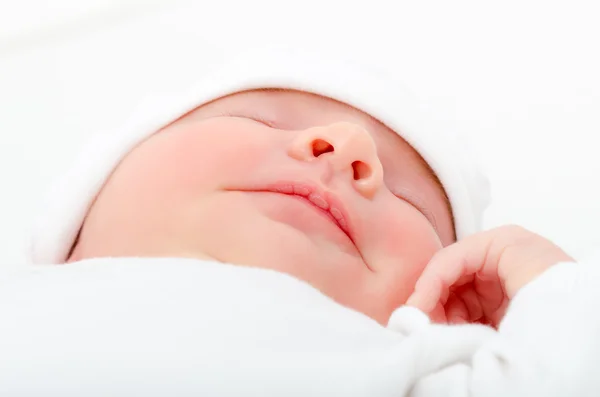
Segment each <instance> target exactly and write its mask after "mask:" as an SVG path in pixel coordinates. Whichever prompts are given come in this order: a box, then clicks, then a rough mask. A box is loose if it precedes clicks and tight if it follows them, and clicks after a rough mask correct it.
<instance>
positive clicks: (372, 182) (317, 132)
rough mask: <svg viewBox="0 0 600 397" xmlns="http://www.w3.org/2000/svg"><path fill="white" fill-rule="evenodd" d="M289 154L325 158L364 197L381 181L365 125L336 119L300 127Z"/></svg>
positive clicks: (300, 156)
mask: <svg viewBox="0 0 600 397" xmlns="http://www.w3.org/2000/svg"><path fill="white" fill-rule="evenodd" d="M289 154H290V156H291V157H293V158H295V159H297V160H301V161H315V160H327V161H329V163H330V164H331V166H332V167H333V169H334V170H335V171H336V172H338V173H341V174H343V175H344V176H345V177H346V178H348V180H349V181H350V182H351V183H352V185H353V187H354V188H355V189H356V190H357V191H358V192H359V193H360V194H361V195H363V196H364V197H366V198H371V197H373V195H374V194H375V192H376V191H377V190H378V189H379V188H380V187H381V185H382V184H383V166H382V165H381V162H380V161H379V156H378V155H377V146H376V145H375V142H374V141H373V138H372V137H371V134H370V133H369V132H368V131H367V130H366V129H364V128H363V127H361V126H359V125H356V124H353V123H348V122H339V123H335V124H330V125H327V126H319V127H313V128H309V129H307V130H304V131H301V132H299V133H298V136H297V137H296V138H295V139H294V141H293V142H292V145H291V147H290V149H289Z"/></svg>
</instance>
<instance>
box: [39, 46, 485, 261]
mask: <svg viewBox="0 0 600 397" xmlns="http://www.w3.org/2000/svg"><path fill="white" fill-rule="evenodd" d="M258 88H288V89H295V90H300V91H306V92H311V93H315V94H319V95H322V96H325V97H330V98H333V99H335V100H338V101H340V102H344V103H346V104H348V105H350V106H353V107H355V108H357V109H360V110H361V111H363V112H365V113H368V114H370V115H371V116H372V117H374V118H376V119H377V120H379V121H380V122H382V123H383V124H385V125H386V126H387V127H389V128H390V129H392V130H394V131H396V132H397V133H398V134H399V135H400V136H401V137H402V138H403V139H404V140H406V141H407V142H408V143H409V144H410V145H411V146H412V147H413V148H414V149H415V150H416V151H417V152H418V153H419V154H420V155H421V156H422V157H423V158H424V159H425V161H426V162H427V163H428V164H429V166H430V167H431V168H432V170H433V171H434V172H435V173H436V175H437V177H438V178H439V180H440V182H441V183H442V185H443V186H444V188H445V190H446V194H447V195H448V198H449V200H450V204H451V206H452V211H453V216H454V221H455V228H456V235H457V238H458V239H461V238H463V237H465V236H467V235H469V234H472V233H474V232H477V231H479V230H480V228H481V223H482V215H483V211H484V209H485V208H486V207H487V205H488V204H489V196H490V195H489V184H488V181H487V178H485V177H484V176H483V174H482V173H481V172H480V170H479V168H478V167H477V166H476V164H475V163H474V162H473V161H472V159H471V157H470V155H469V153H467V152H465V150H466V148H465V147H463V146H462V145H460V143H459V142H457V137H456V136H454V135H452V134H450V133H449V132H448V131H446V130H444V128H443V127H442V128H437V129H436V128H432V126H430V125H428V122H429V121H430V120H428V119H427V118H426V117H424V114H423V111H422V109H421V108H420V106H419V102H418V101H417V99H416V98H415V97H413V96H412V95H411V94H410V93H409V92H408V90H407V89H406V88H405V87H402V86H401V85H399V84H397V83H396V82H394V81H393V79H392V78H391V77H390V76H385V77H383V75H382V74H381V72H380V71H377V72H375V71H369V70H366V69H364V68H360V67H358V66H357V65H355V64H352V65H350V64H349V63H346V62H340V61H339V60H338V61H335V60H331V59H325V58H324V57H323V56H321V55H319V56H316V55H314V54H312V55H311V54H306V53H302V52H299V51H295V52H271V53H261V52H254V53H253V54H252V55H251V56H247V57H241V58H240V59H238V60H237V61H234V62H232V63H230V64H229V65H228V66H226V67H224V68H220V69H219V70H218V71H217V72H215V73H214V74H212V75H209V76H206V77H205V78H203V79H201V80H200V81H199V82H197V83H195V84H192V85H191V86H189V87H188V88H187V89H186V90H185V92H179V93H176V94H175V95H166V96H160V97H157V98H155V99H154V100H153V101H149V102H147V103H145V104H143V106H141V107H140V108H139V109H138V111H137V112H135V114H134V115H133V117H131V119H130V120H129V121H128V122H127V123H126V124H125V125H123V126H121V127H120V128H118V129H116V130H115V131H110V132H108V133H104V134H100V135H98V136H97V137H96V139H95V140H93V141H92V142H90V144H89V145H88V146H87V148H86V149H85V150H84V151H83V152H82V153H81V154H80V155H79V157H78V159H77V160H76V161H75V164H74V165H73V167H72V168H71V169H70V171H69V172H67V173H66V175H64V176H63V178H62V179H61V180H60V181H59V183H57V184H56V186H54V188H53V189H52V191H51V192H50V194H49V195H48V199H47V201H46V202H45V203H44V205H43V207H42V213H41V214H40V216H39V217H38V219H37V220H36V224H35V227H34V230H33V235H32V239H31V246H30V250H29V252H28V256H29V259H30V261H31V262H32V263H48V264H53V263H63V262H65V261H66V259H67V255H68V254H69V251H70V250H71V247H72V246H73V243H74V240H75V238H76V237H77V234H78V232H79V230H80V228H81V226H82V223H83V220H84V218H85V216H86V214H87V212H88V210H89V208H90V205H91V204H92V202H93V200H94V199H95V197H96V195H97V194H98V192H99V191H100V189H101V188H102V186H103V185H104V183H105V181H106V180H107V178H108V177H109V175H110V174H111V172H112V171H113V170H114V169H115V167H116V166H117V164H118V163H119V161H120V160H121V159H123V158H124V157H125V156H126V155H127V153H128V152H129V151H130V150H132V149H133V148H134V147H135V146H137V145H138V144H139V143H140V142H142V141H143V140H145V139H146V138H148V137H149V136H150V135H152V134H153V133H155V132H157V131H158V130H159V129H161V128H162V127H164V126H166V125H167V124H169V123H170V122H172V121H174V120H176V119H178V118H179V117H181V116H182V115H184V114H185V113H187V112H189V111H191V110H193V109H195V108H196V107H198V106H200V105H202V104H204V103H206V102H209V101H212V100H214V99H217V98H219V97H222V96H225V95H229V94H233V93H235V92H240V91H245V90H250V89H258Z"/></svg>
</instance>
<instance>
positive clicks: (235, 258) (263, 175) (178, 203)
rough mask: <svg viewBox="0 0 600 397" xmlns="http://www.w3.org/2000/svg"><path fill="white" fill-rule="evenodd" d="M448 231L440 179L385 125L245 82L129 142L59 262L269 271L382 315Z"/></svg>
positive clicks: (313, 98)
mask: <svg viewBox="0 0 600 397" xmlns="http://www.w3.org/2000/svg"><path fill="white" fill-rule="evenodd" d="M453 230H454V229H453V223H452V216H451V213H450V210H449V207H448V202H447V200H446V197H445V195H444V192H443V189H442V188H441V187H440V186H439V182H437V180H436V179H435V177H434V176H433V174H432V173H431V171H430V170H429V168H428V167H427V165H426V164H425V163H424V162H423V160H422V159H421V158H420V157H419V156H418V154H417V153H416V152H415V151H414V150H413V149H412V148H411V147H410V146H409V145H408V144H407V143H406V142H405V141H404V140H403V139H401V138H400V137H399V136H398V135H397V134H395V133H394V132H393V131H391V130H389V129H388V128H387V127H385V126H384V125H382V124H381V123H379V122H377V121H376V120H374V119H372V118H371V117H370V116H368V115H366V114H365V113H362V112H360V111H358V110H356V109H354V108H351V107H349V106H347V105H345V104H342V103H339V102H336V101H333V100H331V99H327V98H323V97H320V96H317V95H312V94H307V93H302V92H297V91H285V90H257V91H249V92H243V93H238V94H235V95H231V96H228V97H225V98H221V99H219V100H216V101H213V102H211V103H209V104H206V105H203V106H201V107H199V108H197V109H196V110H194V111H193V112H191V113H189V114H187V115H185V116H184V117H182V118H181V119H179V120H178V121H176V122H175V123H173V124H171V125H169V126H167V127H166V128H164V129H162V130H161V131H159V132H158V133H156V134H154V135H153V136H151V137H150V138H148V139H147V140H146V141H144V142H143V143H142V144H140V145H139V146H137V147H136V148H135V149H134V150H132V151H131V152H130V153H129V154H128V155H127V156H126V158H125V159H124V160H123V161H122V162H121V163H120V164H119V166H118V167H117V168H116V169H115V171H114V173H113V174H112V175H111V177H110V178H109V180H108V181H107V183H106V184H105V186H104V187H103V189H102V191H101V192H100V194H99V195H98V197H97V199H96V201H95V202H94V204H93V206H92V208H91V209H90V211H89V213H88V216H87V218H86V220H85V222H84V225H83V227H82V230H81V233H80V237H79V240H78V243H77V244H76V246H75V247H74V250H73V253H72V255H71V257H70V258H69V262H73V261H77V260H81V259H85V258H91V257H103V256H145V257H150V256H153V257H187V258H198V259H209V260H217V261H221V262H227V263H233V264H238V265H243V266H253V267H262V268H267V269H275V270H277V271H281V272H284V273H288V274H291V275H293V276H295V277H297V278H299V279H301V280H304V281H306V282H308V283H310V284H311V285H313V286H314V287H315V288H317V289H318V290H320V291H321V292H323V293H324V294H326V295H329V296H330V297H331V298H333V299H334V300H336V301H337V302H338V303H340V304H342V305H345V306H347V307H350V308H353V309H355V310H357V311H360V312H362V313H365V314H366V315H368V316H371V317H372V318H374V319H376V320H377V321H379V322H381V323H382V324H385V323H387V321H388V319H389V316H390V315H391V313H392V311H393V310H394V309H395V308H397V307H399V306H400V305H402V304H403V303H405V301H406V299H407V298H408V297H409V296H410V294H411V293H412V291H413V289H414V285H415V282H416V280H417V278H418V276H419V275H420V274H421V273H422V271H423V268H424V267H425V265H426V264H427V262H428V261H429V259H430V258H431V257H432V256H433V254H434V253H435V252H437V251H439V250H440V249H441V248H442V247H444V246H446V245H448V244H451V243H452V242H453V241H454V239H455V237H454V231H453Z"/></svg>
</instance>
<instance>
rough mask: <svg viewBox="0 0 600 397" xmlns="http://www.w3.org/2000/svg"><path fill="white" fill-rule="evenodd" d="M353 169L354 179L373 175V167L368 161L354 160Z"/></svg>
mask: <svg viewBox="0 0 600 397" xmlns="http://www.w3.org/2000/svg"><path fill="white" fill-rule="evenodd" d="M352 170H353V171H354V180H355V181H358V180H359V179H366V178H368V177H370V176H371V173H372V171H371V167H369V165H368V164H367V163H363V162H362V161H354V162H353V163H352Z"/></svg>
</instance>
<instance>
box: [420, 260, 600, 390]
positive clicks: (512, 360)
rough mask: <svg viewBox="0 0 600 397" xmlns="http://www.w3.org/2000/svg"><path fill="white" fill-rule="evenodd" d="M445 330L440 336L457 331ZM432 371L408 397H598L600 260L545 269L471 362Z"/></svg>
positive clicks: (459, 362) (512, 303) (471, 354)
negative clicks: (446, 332) (445, 332)
mask: <svg viewBox="0 0 600 397" xmlns="http://www.w3.org/2000/svg"><path fill="white" fill-rule="evenodd" d="M463 327H465V328H464V329H463V331H467V328H468V327H474V326H463ZM440 328H441V327H440ZM445 328H446V329H445V330H444V329H438V331H439V332H440V333H443V332H444V331H450V328H455V329H454V330H453V331H457V329H456V328H460V326H455V327H445ZM470 331H473V329H471V330H470ZM466 333H467V334H468V333H469V332H466ZM453 347H454V346H452V347H451V346H447V347H445V349H450V350H451V349H452V348H453ZM454 348H455V347H454ZM426 361H427V360H426ZM429 371H430V372H425V374H426V375H425V376H423V377H421V378H420V379H419V380H418V381H417V382H416V384H415V386H414V387H413V388H412V392H411V394H410V396H411V397H421V396H427V397H433V396H465V397H466V396H472V397H492V396H494V397H496V396H498V397H499V396H511V397H519V396H523V397H525V396H545V397H552V396H556V397H566V396H570V397H582V396H590V397H591V396H598V395H600V261H598V260H596V261H593V260H592V261H586V262H582V263H577V264H575V263H561V264H558V265H556V266H554V267H552V268H550V269H549V270H547V271H546V272H545V273H544V274H542V275H541V276H540V277H539V278H538V279H536V280H535V281H533V282H532V283H530V284H529V285H527V286H526V287H524V288H523V289H522V290H521V291H520V292H519V293H518V294H517V296H516V297H515V298H514V299H513V301H512V302H511V304H510V308H509V310H508V312H507V314H506V316H505V318H504V320H503V322H502V323H501V325H500V327H499V330H498V332H495V333H494V335H491V336H490V337H489V338H485V340H484V341H483V342H482V343H481V345H480V346H478V347H477V348H475V349H473V351H472V352H471V353H470V357H469V358H468V359H464V358H461V359H459V360H454V362H453V363H448V365H441V366H440V365H438V368H435V369H433V370H431V369H430V370H429Z"/></svg>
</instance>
